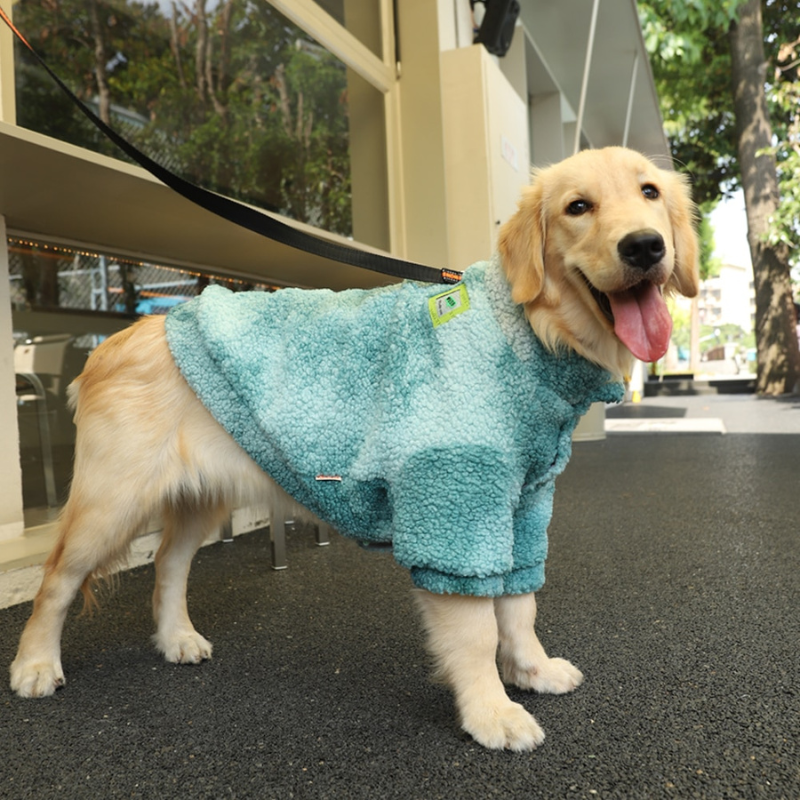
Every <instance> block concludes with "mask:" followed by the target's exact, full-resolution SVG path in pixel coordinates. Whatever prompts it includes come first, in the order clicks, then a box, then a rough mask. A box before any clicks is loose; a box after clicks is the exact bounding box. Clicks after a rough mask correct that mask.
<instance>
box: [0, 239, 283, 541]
mask: <svg viewBox="0 0 800 800" xmlns="http://www.w3.org/2000/svg"><path fill="white" fill-rule="evenodd" d="M8 254H9V272H10V281H11V308H12V311H11V316H12V323H13V330H14V371H15V373H16V386H17V420H18V424H19V438H20V462H21V464H22V492H23V504H24V509H25V523H26V526H32V525H36V524H39V523H41V522H44V521H46V520H47V519H48V518H49V517H51V516H52V514H53V512H54V510H55V509H56V508H57V507H58V505H59V504H60V503H61V502H63V500H64V499H65V496H66V490H67V487H68V485H69V479H70V475H71V472H72V457H73V451H74V443H75V429H74V426H73V424H72V413H71V412H70V410H69V409H68V407H67V403H66V389H67V386H68V385H69V384H70V383H71V381H72V380H73V379H74V378H75V377H77V376H78V374H79V373H80V372H81V370H82V369H83V365H84V364H85V362H86V359H87V358H88V356H89V354H90V353H91V351H92V350H93V349H94V348H95V347H97V345H98V344H99V343H100V342H101V341H102V340H103V339H105V338H106V337H108V336H110V335H111V334H113V333H116V332H117V331H120V330H122V329H123V328H125V327H127V326H128V325H130V324H131V323H132V322H133V321H135V320H136V319H137V318H138V317H139V315H141V314H166V313H167V311H168V310H169V309H170V308H172V307H173V306H175V305H177V304H178V303H182V302H184V301H186V300H188V299H190V298H192V297H194V296H195V295H197V294H199V293H200V292H201V291H202V290H203V288H205V286H207V285H208V284H209V283H222V284H224V285H225V286H228V287H229V288H231V289H234V290H244V289H255V290H262V291H271V290H273V289H274V288H275V287H272V286H267V285H264V284H253V283H246V282H244V281H237V280H229V279H225V278H219V277H216V278H215V277H213V276H210V275H201V274H198V273H190V272H186V271H184V270H179V269H175V268H171V267H168V266H163V265H156V264H149V263H143V262H139V261H132V260H130V259H126V258H120V257H117V256H114V255H113V254H110V253H105V254H103V253H96V252H88V251H82V250H78V249H75V248H73V247H67V246H60V245H55V244H51V243H46V242H38V241H32V240H25V239H19V238H13V237H11V238H9V240H8Z"/></svg>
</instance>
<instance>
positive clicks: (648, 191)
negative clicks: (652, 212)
mask: <svg viewBox="0 0 800 800" xmlns="http://www.w3.org/2000/svg"><path fill="white" fill-rule="evenodd" d="M642 194H643V195H644V196H645V197H646V198H647V199H648V200H657V199H658V198H659V197H660V196H661V193H660V192H659V191H658V189H656V187H655V186H653V184H652V183H646V184H645V185H644V186H642Z"/></svg>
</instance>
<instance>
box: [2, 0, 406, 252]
mask: <svg viewBox="0 0 800 800" xmlns="http://www.w3.org/2000/svg"><path fill="white" fill-rule="evenodd" d="M323 5H324V7H325V8H326V10H328V11H329V12H330V13H333V14H334V16H335V17H336V18H337V19H340V20H344V24H345V25H347V26H348V27H350V26H353V25H355V26H356V27H358V28H359V30H360V29H361V28H363V29H364V31H365V32H364V33H363V34H358V35H359V38H361V39H362V40H363V41H366V40H367V39H370V40H372V39H374V40H375V42H378V43H379V41H380V19H379V9H378V5H377V3H376V2H372V0H370V1H369V2H368V1H367V0H339V1H338V2H334V1H333V0H331V1H330V2H325V3H323ZM352 9H355V10H352ZM358 9H361V10H360V11H359V10H358ZM370 9H371V10H370ZM14 19H15V23H16V24H17V26H18V27H19V28H20V30H21V31H22V33H23V34H24V35H25V36H26V37H28V39H29V41H30V42H31V44H32V45H33V47H34V48H35V49H36V50H37V51H38V52H39V53H40V54H41V55H42V56H43V57H44V58H45V60H46V61H47V62H48V64H49V65H50V66H51V68H53V69H54V71H56V72H57V74H59V76H60V77H61V78H62V79H64V80H65V82H66V83H67V84H69V85H70V86H71V88H72V89H73V91H74V92H75V93H76V94H77V95H78V96H79V97H81V99H83V100H84V102H86V103H87V104H89V105H91V106H92V107H93V108H94V110H95V111H96V113H97V114H98V115H99V116H100V117H101V118H102V119H104V120H105V121H106V122H109V123H110V124H111V125H112V126H113V127H115V128H116V129H117V130H119V131H120V132H121V133H122V134H123V135H125V136H126V137H127V138H129V139H130V140H131V141H132V142H133V143H134V144H135V145H136V146H137V147H139V148H140V149H142V150H144V151H145V152H146V153H147V154H148V155H150V156H151V157H152V158H154V159H155V160H156V161H159V162H160V163H162V164H163V165H164V166H166V167H168V168H170V169H172V170H173V171H175V172H177V173H178V174H180V175H181V176H182V177H184V178H186V179H188V180H190V181H192V182H193V183H196V184H199V185H201V186H204V187H205V188H208V189H211V190H213V191H217V192H220V193H222V194H225V195H228V196H230V197H234V198H236V199H239V200H242V201H245V202H248V203H252V204H253V205H256V206H258V207H261V208H264V209H268V210H270V211H274V212H278V213H280V214H283V215H286V216H288V217H291V218H293V219H297V220H300V221H302V222H306V223H309V224H311V225H314V226H317V227H320V228H323V229H325V230H328V231H331V232H334V233H338V234H341V235H344V236H355V237H356V238H357V239H359V240H360V241H363V242H365V243H367V244H371V245H373V246H376V247H381V248H384V249H389V246H390V243H389V234H388V230H389V225H388V189H387V185H388V183H387V178H386V173H387V161H386V132H385V120H384V105H383V95H382V93H381V92H380V91H379V90H377V89H375V88H374V87H372V86H371V85H370V84H368V83H367V82H366V81H364V80H363V79H361V78H359V77H358V76H356V75H355V73H353V72H352V71H351V70H348V69H347V68H346V67H345V65H344V64H343V63H342V62H341V61H340V60H338V59H337V58H336V57H335V56H333V55H332V54H331V53H330V52H329V51H327V50H326V49H325V48H324V47H322V46H321V45H320V44H318V43H317V42H316V41H314V39H312V38H311V37H310V36H309V35H308V34H306V33H304V32H303V31H302V30H301V29H300V28H298V27H297V26H295V25H293V24H292V23H291V22H289V21H288V20H287V19H286V18H285V17H284V16H282V15H281V14H280V13H278V12H277V11H276V10H275V9H274V8H272V7H271V6H270V5H269V4H268V3H266V2H259V3H249V2H245V0H218V1H217V2H208V1H207V0H190V2H186V3H177V2H175V0H171V1H170V2H166V0H159V2H154V0H147V1H145V2H138V1H137V0H130V1H129V2H126V0H95V1H94V2H90V0H60V2H58V3H52V2H49V0H19V2H17V3H16V4H15V6H14ZM375 26H377V27H375ZM368 31H371V32H368ZM375 37H377V38H375ZM15 46H16V52H15V65H16V69H15V80H16V95H17V97H16V104H17V123H18V124H19V125H20V126H22V127H26V128H30V129H32V130H36V131H39V132H41V133H44V134H47V135H49V136H53V137H55V138H58V139H61V140H64V141H68V142H71V143H73V144H76V145H79V146H81V147H86V148H89V149H92V150H95V151H98V152H103V153H106V154H108V155H112V156H114V157H117V158H123V156H122V154H121V153H120V152H119V151H118V150H117V149H116V148H115V146H114V145H113V144H111V143H110V142H107V141H106V140H104V139H103V137H102V134H100V133H99V132H98V131H96V130H95V129H94V128H93V127H92V126H91V124H90V123H89V122H88V121H87V120H86V119H85V118H84V117H83V115H82V114H81V113H80V112H79V111H78V110H77V109H76V108H75V107H74V106H73V105H72V104H71V102H70V101H69V100H68V99H67V98H66V97H65V96H63V95H62V94H61V93H60V90H59V89H58V88H57V86H56V85H55V84H54V83H53V81H52V80H51V79H50V77H49V76H48V75H47V74H46V73H45V72H44V71H43V70H42V69H41V68H40V67H39V66H38V65H37V64H36V63H35V62H34V61H33V59H32V57H31V56H30V54H29V53H28V52H27V50H26V49H25V48H24V47H21V46H20V45H19V43H16V45H15ZM365 130H366V131H368V134H369V136H370V137H373V138H371V139H370V140H369V141H365V140H362V139H359V138H358V137H359V136H362V135H363V134H362V131H365ZM357 131H358V135H356V132H357ZM354 174H358V175H361V176H364V175H369V176H370V179H369V180H368V181H364V180H362V179H359V178H356V179H354ZM362 195H363V197H362ZM359 206H361V207H364V206H368V207H369V208H368V211H369V213H367V211H360V210H359Z"/></svg>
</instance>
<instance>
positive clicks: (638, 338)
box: [608, 281, 672, 361]
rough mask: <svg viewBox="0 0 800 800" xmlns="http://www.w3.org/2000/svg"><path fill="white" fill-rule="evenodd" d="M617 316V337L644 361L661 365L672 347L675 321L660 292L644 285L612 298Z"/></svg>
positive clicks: (644, 283) (648, 284) (615, 317)
mask: <svg viewBox="0 0 800 800" xmlns="http://www.w3.org/2000/svg"><path fill="white" fill-rule="evenodd" d="M608 299H609V301H610V302H611V311H612V313H613V314H614V333H616V334H617V337H618V338H619V339H620V340H621V341H622V343H623V344H624V345H625V346H626V347H627V348H628V350H630V351H631V353H633V355H635V356H636V358H638V359H639V360H641V361H658V359H659V358H661V356H663V355H664V353H666V352H667V348H668V347H669V337H670V335H671V334H672V317H670V315H669V311H668V310H667V304H666V302H665V301H664V298H663V296H662V294H661V291H660V289H659V288H658V287H657V286H656V285H655V284H653V283H650V281H644V282H642V283H640V284H639V285H638V286H634V287H633V288H632V289H627V290H626V291H624V292H613V293H610V294H609V295H608Z"/></svg>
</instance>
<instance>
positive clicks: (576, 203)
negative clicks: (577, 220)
mask: <svg viewBox="0 0 800 800" xmlns="http://www.w3.org/2000/svg"><path fill="white" fill-rule="evenodd" d="M591 209H592V204H591V203H590V202H589V201H588V200H573V201H572V202H571V203H570V204H569V205H568V206H567V214H569V215H570V216H571V217H579V216H580V215H581V214H585V213H586V212H587V211H591Z"/></svg>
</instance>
